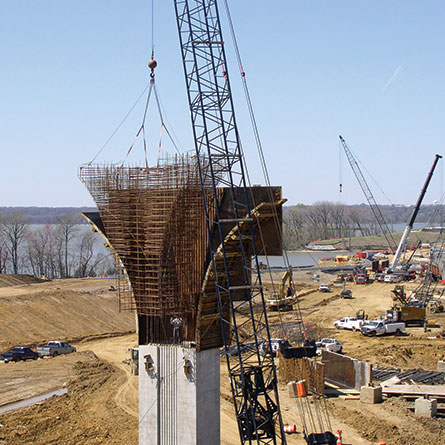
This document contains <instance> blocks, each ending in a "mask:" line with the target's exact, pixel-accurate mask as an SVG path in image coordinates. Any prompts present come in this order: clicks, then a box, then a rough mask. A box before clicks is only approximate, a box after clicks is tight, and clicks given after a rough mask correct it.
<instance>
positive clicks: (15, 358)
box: [1, 346, 39, 363]
mask: <svg viewBox="0 0 445 445" xmlns="http://www.w3.org/2000/svg"><path fill="white" fill-rule="evenodd" d="M38 358H39V354H37V352H35V351H33V350H32V349H31V348H28V347H26V346H16V347H14V348H12V349H11V352H4V353H3V354H2V355H1V360H3V361H4V362H5V363H9V362H19V361H20V360H37V359H38Z"/></svg>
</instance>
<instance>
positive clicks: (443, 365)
mask: <svg viewBox="0 0 445 445" xmlns="http://www.w3.org/2000/svg"><path fill="white" fill-rule="evenodd" d="M437 370H438V371H445V360H439V361H438V362H437Z"/></svg>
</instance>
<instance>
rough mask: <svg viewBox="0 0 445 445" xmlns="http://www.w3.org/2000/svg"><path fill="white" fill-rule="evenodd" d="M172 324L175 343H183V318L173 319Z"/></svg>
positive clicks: (171, 319)
mask: <svg viewBox="0 0 445 445" xmlns="http://www.w3.org/2000/svg"><path fill="white" fill-rule="evenodd" d="M170 324H171V325H172V326H173V343H177V344H180V343H181V327H182V318H181V317H171V318H170Z"/></svg>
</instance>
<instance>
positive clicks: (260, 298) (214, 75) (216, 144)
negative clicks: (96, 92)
mask: <svg viewBox="0 0 445 445" xmlns="http://www.w3.org/2000/svg"><path fill="white" fill-rule="evenodd" d="M174 4H175V12H176V19H177V26H178V32H179V40H180V45H181V53H182V59H183V67H184V74H185V79H186V85H187V94H188V101H189V106H190V116H191V121H192V129H193V136H194V142H195V150H196V155H197V158H198V169H199V178H200V184H201V189H202V197H203V201H204V210H205V214H206V222H207V230H208V232H209V235H210V236H209V239H212V236H213V237H215V233H216V234H217V235H216V237H217V243H216V244H217V245H216V247H215V246H211V247H210V259H211V264H212V270H213V276H214V289H215V297H216V298H217V302H218V307H219V313H220V319H221V326H222V336H223V341H224V355H225V357H226V362H227V368H228V375H229V379H230V385H231V390H232V399H233V403H234V407H235V413H236V417H237V422H238V429H239V434H240V439H241V443H242V444H245V443H248V444H252V443H253V442H254V443H256V444H277V443H279V442H280V443H282V444H285V443H286V438H285V434H284V429H283V422H282V418H281V412H280V404H279V398H278V385H277V376H276V368H275V364H274V359H273V354H272V353H270V354H265V355H262V354H261V353H260V345H261V343H262V342H264V341H265V342H267V344H269V345H270V344H271V338H270V332H269V325H268V321H267V313H266V301H265V298H264V293H263V285H262V281H261V273H260V265H259V260H258V250H257V246H256V239H255V238H256V235H257V234H256V232H255V231H258V223H257V222H256V220H255V215H253V214H252V203H251V198H250V196H249V193H248V190H247V178H246V174H245V165H244V157H243V153H242V149H241V143H240V138H239V133H238V128H237V123H236V119H235V113H234V108H233V101H232V93H231V87H230V81H229V73H228V66H227V61H226V54H225V48H224V39H223V36H222V32H221V23H220V16H219V10H218V5H217V1H216V0H175V1H174ZM221 186H223V187H226V188H227V189H228V190H229V191H230V199H231V201H232V214H233V217H232V218H231V219H230V220H227V219H222V218H221V207H222V203H221V200H220V195H219V194H218V190H217V189H218V187H221ZM244 215H246V216H244ZM225 223H230V224H232V226H233V227H234V228H235V229H234V232H233V236H234V239H236V240H237V252H236V254H237V255H238V257H241V259H242V261H241V264H239V265H238V266H237V267H238V270H241V271H242V276H243V282H240V281H239V280H238V281H235V279H234V276H235V273H234V271H233V265H232V263H231V257H232V256H233V252H232V250H233V249H234V246H235V245H231V246H230V248H229V247H228V245H227V243H228V240H227V239H226V237H225V236H224V233H223V229H222V227H223V225H224V224H225ZM241 226H243V230H241ZM232 244H233V243H232ZM252 271H253V272H254V274H255V276H256V277H257V282H256V283H253V282H252V279H251V274H252ZM239 275H240V274H239V273H238V275H237V276H238V277H239ZM240 325H242V326H243V333H245V332H248V334H247V335H245V334H244V337H242V336H241V332H240V331H239V326H240ZM247 346H248V347H247ZM230 348H232V351H236V352H235V353H230V351H229V350H230Z"/></svg>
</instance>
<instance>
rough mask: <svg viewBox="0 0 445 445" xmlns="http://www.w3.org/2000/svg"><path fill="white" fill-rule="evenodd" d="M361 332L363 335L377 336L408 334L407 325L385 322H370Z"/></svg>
mask: <svg viewBox="0 0 445 445" xmlns="http://www.w3.org/2000/svg"><path fill="white" fill-rule="evenodd" d="M360 331H361V333H362V334H363V335H369V336H372V337H373V336H375V335H384V334H396V335H401V334H402V333H404V332H406V325H405V323H402V322H400V323H391V322H386V321H383V320H374V321H368V322H367V323H366V324H364V325H363V326H362V327H361V328H360Z"/></svg>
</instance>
